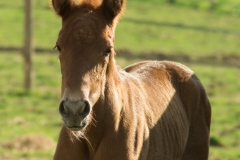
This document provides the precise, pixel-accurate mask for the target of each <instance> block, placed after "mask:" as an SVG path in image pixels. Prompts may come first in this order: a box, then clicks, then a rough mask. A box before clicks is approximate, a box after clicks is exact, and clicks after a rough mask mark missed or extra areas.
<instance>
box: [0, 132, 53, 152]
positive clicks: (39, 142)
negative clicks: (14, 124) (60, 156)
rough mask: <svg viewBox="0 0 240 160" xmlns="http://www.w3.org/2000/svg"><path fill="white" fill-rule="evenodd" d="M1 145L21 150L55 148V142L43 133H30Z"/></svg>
mask: <svg viewBox="0 0 240 160" xmlns="http://www.w3.org/2000/svg"><path fill="white" fill-rule="evenodd" d="M1 147H3V148H6V149H16V150H19V151H25V152H26V151H52V150H54V149H55V142H54V141H53V140H52V139H51V138H49V137H47V136H44V135H41V134H28V135H21V136H18V137H16V138H15V139H14V140H12V141H9V142H4V143H2V144H1Z"/></svg>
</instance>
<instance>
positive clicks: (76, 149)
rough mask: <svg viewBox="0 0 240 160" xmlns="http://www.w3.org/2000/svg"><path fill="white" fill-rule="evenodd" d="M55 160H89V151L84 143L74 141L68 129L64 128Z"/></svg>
mask: <svg viewBox="0 0 240 160" xmlns="http://www.w3.org/2000/svg"><path fill="white" fill-rule="evenodd" d="M53 159H54V160H69V159H70V160H80V159H81V160H88V159H89V158H88V149H87V146H86V144H85V142H84V141H79V140H77V139H72V138H71V137H70V135H69V131H68V129H67V128H66V127H64V126H63V127H62V129H61V131H60V134H59V138H58V143H57V148H56V151H55V154H54V157H53Z"/></svg>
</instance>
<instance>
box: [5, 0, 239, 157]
mask: <svg viewBox="0 0 240 160" xmlns="http://www.w3.org/2000/svg"><path fill="white" fill-rule="evenodd" d="M208 2H209V1H207V0H202V1H196V0H194V1H190V0H188V1H187V0H181V1H180V0H176V4H174V5H169V4H167V3H165V1H163V0H150V1H144V0H128V3H127V8H126V12H125V14H124V16H123V18H122V20H121V21H120V23H119V25H118V27H117V31H116V44H115V48H116V50H117V53H118V54H117V62H118V64H119V65H120V66H122V67H123V68H124V67H125V66H127V65H129V64H131V63H134V62H137V61H141V60H145V59H158V60H162V59H164V60H165V59H167V60H175V61H179V62H181V63H183V64H185V65H187V66H189V67H190V68H191V69H193V70H194V71H195V73H196V74H197V75H198V77H199V78H200V79H201V81H202V83H203V85H204V86H205V88H206V90H207V93H208V95H209V99H210V102H211V104H212V126H211V148H210V157H209V159H210V160H238V159H240V152H239V151H240V132H239V130H240V108H239V107H240V81H239V77H240V70H239V67H240V14H238V12H239V11H240V8H239V9H238V7H239V5H240V2H238V0H228V1H227V0H218V1H216V2H217V5H216V7H215V9H214V10H213V11H209V3H208ZM22 3H23V1H14V2H12V1H1V2H0V24H1V25H0V117H1V121H0V126H1V131H0V159H1V160H2V159H3V160H45V159H46V160H48V159H51V157H52V155H53V152H54V149H55V145H56V142H57V138H58V133H59V130H60V127H61V124H62V123H61V118H60V115H59V114H58V103H59V99H60V83H61V75H60V70H59V61H58V54H57V53H56V52H54V53H49V52H47V51H46V52H44V53H42V52H41V53H38V52H37V53H36V54H35V55H34V59H33V61H34V72H35V73H34V77H35V80H34V88H33V89H32V90H31V91H28V92H26V91H24V89H23V63H22V62H23V58H22V56H21V54H20V51H13V50H14V48H17V49H18V48H20V47H21V46H22V44H23V24H24V23H23V17H24V15H23V4H22ZM34 18H35V24H34V43H35V46H36V48H37V49H46V50H49V51H52V48H53V46H54V45H55V41H56V38H57V34H58V31H59V29H60V25H61V24H60V18H58V17H57V16H56V15H55V14H54V13H53V11H52V10H51V9H49V7H48V1H47V0H45V1H42V0H41V1H40V0H35V9H34ZM129 55H131V56H129ZM158 55H161V56H158ZM31 135H33V136H35V139H34V138H32V139H30V138H29V137H31ZM24 136H25V137H24ZM39 136H41V137H42V138H43V139H40V138H39ZM22 137H23V138H22ZM45 140H46V141H45ZM47 140H48V141H47ZM39 141H40V142H42V143H40V142H39ZM49 141H50V142H49ZM37 142H38V143H37ZM39 143H40V144H39ZM37 144H39V146H38V148H37V149H34V147H33V146H34V145H35V146H36V145H37ZM21 145H22V146H23V147H21ZM19 146H20V147H19ZM48 146H50V149H49V148H48V149H46V147H48Z"/></svg>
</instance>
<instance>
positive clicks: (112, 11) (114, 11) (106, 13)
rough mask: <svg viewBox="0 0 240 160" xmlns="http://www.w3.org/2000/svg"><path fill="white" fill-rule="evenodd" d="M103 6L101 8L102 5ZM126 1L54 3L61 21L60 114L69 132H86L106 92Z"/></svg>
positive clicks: (58, 0)
mask: <svg viewBox="0 0 240 160" xmlns="http://www.w3.org/2000/svg"><path fill="white" fill-rule="evenodd" d="M100 3H101V4H100ZM123 3H124V0H103V1H102V2H98V0H82V1H81V2H79V3H76V2H75V1H74V0H52V6H53V8H54V10H55V11H56V13H57V14H58V15H59V16H60V17H61V18H62V29H61V30H60V32H59V35H58V39H57V42H56V48H57V49H58V51H59V54H60V55H59V59H60V64H61V72H62V100H61V103H60V105H59V112H60V114H61V116H62V118H63V121H64V124H65V126H66V127H68V128H69V129H70V130H73V131H78V130H81V129H83V128H84V127H85V126H86V125H87V124H88V120H89V115H90V112H91V111H92V107H93V106H94V104H96V103H97V101H98V100H99V98H100V96H101V95H102V93H103V92H104V90H103V88H104V85H105V81H106V72H107V68H108V64H109V62H110V59H111V58H112V57H113V54H114V51H113V45H114V30H115V26H116V21H117V20H118V17H119V15H120V13H122V10H123Z"/></svg>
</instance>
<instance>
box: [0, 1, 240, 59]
mask: <svg viewBox="0 0 240 160" xmlns="http://www.w3.org/2000/svg"><path fill="white" fill-rule="evenodd" d="M182 2H184V3H185V2H187V1H182ZM182 2H181V3H182ZM233 2H234V4H235V5H238V4H239V3H238V2H237V1H231V3H233ZM155 3H156V4H155ZM179 3H180V2H179ZM0 8H1V12H2V14H1V15H0V22H1V24H2V25H1V26H0V35H1V36H0V44H1V47H21V46H22V45H23V39H24V37H23V34H22V33H23V26H24V23H23V18H24V15H23V12H22V10H23V4H22V3H21V2H20V1H19V2H16V3H12V2H11V1H4V2H0ZM34 18H35V23H34V43H35V46H36V48H45V49H52V48H53V46H54V45H55V42H56V38H57V35H58V32H59V30H60V26H61V24H60V23H61V22H60V21H61V20H60V18H58V17H57V16H56V15H55V13H53V11H52V10H51V9H49V7H48V3H47V1H36V2H35V9H34ZM239 28H240V21H239V17H236V16H233V15H231V14H217V13H210V12H206V11H205V10H198V9H195V8H192V7H189V6H188V5H187V4H186V5H183V6H182V5H180V4H178V3H177V4H176V5H168V4H166V3H163V2H162V1H159V2H158V1H156V0H155V1H154V0H152V1H141V3H139V2H138V1H128V3H127V9H126V13H125V15H124V16H123V19H122V21H121V22H120V23H119V25H118V27H117V30H116V44H115V45H116V49H127V50H130V51H132V52H135V53H141V52H153V51H154V52H163V53H165V54H183V55H190V56H196V57H201V56H209V55H212V54H218V55H219V56H222V55H226V54H229V55H237V54H239V43H238V42H239V41H240V29H239ZM126 35H127V37H126ZM149 42H151V43H149Z"/></svg>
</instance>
